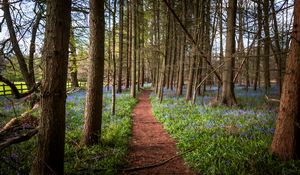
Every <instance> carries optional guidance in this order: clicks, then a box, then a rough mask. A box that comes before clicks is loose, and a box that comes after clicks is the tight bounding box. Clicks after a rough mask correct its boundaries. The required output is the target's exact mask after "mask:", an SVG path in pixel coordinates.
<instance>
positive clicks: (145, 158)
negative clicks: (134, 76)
mask: <svg viewBox="0 0 300 175" xmlns="http://www.w3.org/2000/svg"><path fill="white" fill-rule="evenodd" d="M150 93H151V91H143V92H142V93H141V94H140V96H139V103H138V104H137V105H136V106H135V108H134V110H133V130H132V132H133V135H132V138H131V141H130V145H129V154H128V156H127V158H126V161H127V166H128V167H141V166H145V165H149V164H154V163H158V162H162V161H164V160H166V159H169V158H170V157H173V156H176V146H175V141H174V140H173V139H172V138H170V136H169V135H168V134H167V133H166V131H165V130H164V129H163V127H162V125H161V124H160V123H158V122H157V120H156V119H155V118H154V116H153V115H152V107H151V104H150V100H149V94H150ZM124 174H126V175H129V174H130V175H132V174H141V175H147V174H148V175H150V174H151V175H152V174H182V175H184V174H186V175H192V174H194V173H193V172H192V171H191V170H190V169H189V168H188V167H187V166H185V165H184V162H183V160H182V158H181V157H176V158H175V159H172V160H171V161H169V162H167V163H166V164H164V165H161V166H157V167H153V168H146V169H141V170H135V171H129V172H125V173H124Z"/></svg>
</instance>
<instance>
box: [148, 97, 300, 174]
mask: <svg viewBox="0 0 300 175" xmlns="http://www.w3.org/2000/svg"><path fill="white" fill-rule="evenodd" d="M165 99H166V100H164V101H163V103H162V104H160V103H159V101H158V100H157V99H156V98H155V97H154V96H153V97H152V99H151V100H152V105H153V112H154V115H155V116H156V117H157V119H158V120H159V122H161V123H162V124H163V125H164V128H165V129H166V130H167V132H168V133H170V135H171V136H172V137H173V138H174V139H175V140H176V141H177V148H178V149H179V151H180V152H184V151H185V150H189V149H193V151H192V152H190V153H187V154H185V155H183V158H184V160H185V161H186V162H187V164H188V165H189V166H190V167H192V168H193V169H194V170H195V171H196V172H199V173H201V174H299V173H300V170H299V167H300V161H288V162H282V161H279V160H277V159H276V158H275V157H273V156H272V155H271V154H270V153H269V146H270V144H271V142H272V136H273V133H274V125H275V120H276V115H277V112H276V110H277V107H274V105H273V106H272V105H269V104H267V103H266V102H265V100H263V97H257V96H255V97H253V96H247V97H242V96H239V97H238V99H239V101H240V102H241V103H242V105H243V106H244V107H234V108H230V107H214V108H213V107H208V106H205V105H192V104H190V103H186V102H185V101H184V99H183V98H182V97H181V98H179V99H177V98H175V97H174V98H170V97H166V98H165ZM246 103H247V104H246ZM246 105H247V106H246ZM248 105H249V106H248Z"/></svg>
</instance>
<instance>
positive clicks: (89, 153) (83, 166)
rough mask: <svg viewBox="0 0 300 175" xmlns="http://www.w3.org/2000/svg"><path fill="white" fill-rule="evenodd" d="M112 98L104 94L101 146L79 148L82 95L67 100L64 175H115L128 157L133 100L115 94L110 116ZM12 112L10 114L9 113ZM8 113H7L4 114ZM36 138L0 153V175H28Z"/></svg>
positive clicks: (79, 93) (82, 121)
mask: <svg viewBox="0 0 300 175" xmlns="http://www.w3.org/2000/svg"><path fill="white" fill-rule="evenodd" d="M110 102H111V95H110V94H109V92H106V93H105V94H104V104H103V116H102V135H101V144H99V145H95V146H91V147H86V146H82V145H80V139H81V136H82V131H83V125H84V103H85V92H84V91H79V92H77V93H74V94H71V95H69V96H68V98H67V104H66V111H67V116H66V140H65V141H66V144H65V174H95V173H96V174H116V169H117V168H118V167H120V166H121V165H122V163H123V162H122V161H123V159H124V156H125V155H126V154H127V146H128V140H129V137H130V135H131V125H132V122H131V112H132V108H133V106H134V105H135V103H136V100H135V99H133V98H131V97H130V95H129V93H128V92H123V93H122V94H117V101H116V102H117V104H116V115H114V116H113V115H111V112H110ZM10 112H11V111H10ZM6 113H9V111H6ZM36 145H37V137H36V136H35V137H34V138H32V139H31V140H29V141H26V142H23V143H21V144H16V145H13V146H11V147H9V148H7V149H5V150H4V151H2V152H0V159H1V160H0V174H28V173H29V171H30V166H31V164H32V161H33V159H34V156H35V152H36Z"/></svg>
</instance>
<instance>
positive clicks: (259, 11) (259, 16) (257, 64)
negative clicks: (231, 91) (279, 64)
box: [253, 3, 262, 91]
mask: <svg viewBox="0 0 300 175" xmlns="http://www.w3.org/2000/svg"><path fill="white" fill-rule="evenodd" d="M257 21H258V31H257V48H256V62H255V77H254V83H253V89H254V90H255V91H256V89H257V84H258V83H259V82H258V81H259V77H260V55H261V53H260V50H261V38H262V37H261V31H262V9H261V5H260V3H257Z"/></svg>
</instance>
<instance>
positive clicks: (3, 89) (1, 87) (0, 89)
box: [0, 81, 28, 95]
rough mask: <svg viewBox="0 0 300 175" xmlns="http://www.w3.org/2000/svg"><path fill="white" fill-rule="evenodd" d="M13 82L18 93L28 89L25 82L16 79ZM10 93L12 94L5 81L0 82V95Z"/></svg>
mask: <svg viewBox="0 0 300 175" xmlns="http://www.w3.org/2000/svg"><path fill="white" fill-rule="evenodd" d="M14 84H15V85H16V87H17V89H18V90H19V92H20V93H23V92H26V91H28V90H27V86H26V84H25V82H22V81H16V82H14ZM10 94H12V92H11V89H10V87H9V86H7V85H6V84H5V83H3V82H0V95H10Z"/></svg>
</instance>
